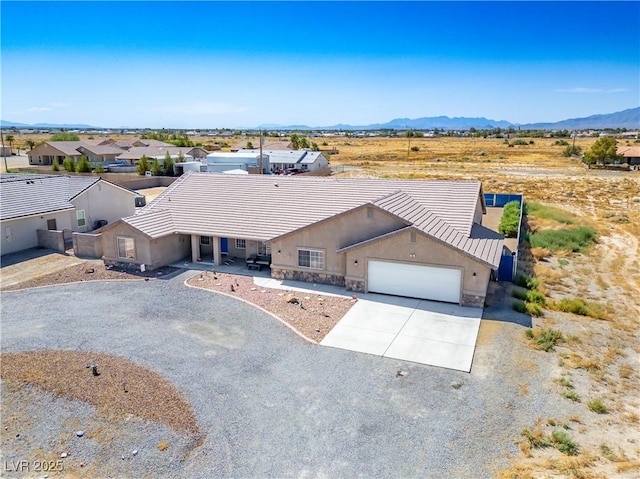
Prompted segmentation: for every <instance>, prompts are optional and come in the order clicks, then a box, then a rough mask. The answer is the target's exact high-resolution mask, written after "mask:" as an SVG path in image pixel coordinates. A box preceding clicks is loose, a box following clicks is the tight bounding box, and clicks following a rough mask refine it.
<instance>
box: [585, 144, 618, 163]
mask: <svg viewBox="0 0 640 479" xmlns="http://www.w3.org/2000/svg"><path fill="white" fill-rule="evenodd" d="M621 158H622V155H618V152H617V151H616V139H615V138H598V139H597V140H596V142H595V143H594V144H593V145H592V146H591V148H589V151H587V152H586V153H585V155H584V162H585V163H589V164H590V165H592V164H598V163H602V165H603V166H604V165H606V164H607V163H613V162H614V161H616V160H619V159H621Z"/></svg>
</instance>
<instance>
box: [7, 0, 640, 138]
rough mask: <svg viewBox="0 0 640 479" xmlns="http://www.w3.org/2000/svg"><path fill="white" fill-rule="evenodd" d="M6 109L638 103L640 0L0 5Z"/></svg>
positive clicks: (209, 122) (202, 113) (49, 115)
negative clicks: (601, 0) (592, 0)
mask: <svg viewBox="0 0 640 479" xmlns="http://www.w3.org/2000/svg"><path fill="white" fill-rule="evenodd" d="M0 12H1V15H2V16H1V22H2V33H1V40H2V44H1V49H2V51H1V53H2V57H1V62H2V63H1V67H2V73H1V78H2V86H1V88H2V92H1V93H2V107H1V117H2V119H3V120H5V121H13V122H20V123H45V122H46V123H86V124H90V125H96V126H105V127H121V126H131V127H152V128H162V127H164V128H217V127H230V128H235V127H255V126H257V125H260V124H266V123H269V124H273V123H277V124H287V125H289V124H306V125H311V126H322V125H333V124H336V123H348V124H352V125H358V124H369V123H378V122H386V121H389V120H391V119H393V118H399V117H406V118H418V117H422V116H439V115H446V116H450V117H453V116H484V117H487V118H490V119H494V120H507V121H511V122H514V123H528V122H537V121H558V120H563V119H566V118H575V117H582V116H588V115H592V114H597V113H610V112H614V111H619V110H624V109H627V108H633V107H637V106H639V105H640V40H639V37H638V32H639V31H640V2H637V1H634V2H619V3H618V2H576V1H573V2H555V1H554V2H550V1H549V2H481V1H474V2H456V1H447V2H418V1H412V2H364V1H360V2H353V3H344V2H322V1H316V2H295V1H290V2H279V3H278V2H205V1H200V2H171V1H165V2H147V1H145V2H126V1H121V2H66V3H65V2H53V1H50V2H29V1H20V2H11V1H5V0H3V1H2V2H0Z"/></svg>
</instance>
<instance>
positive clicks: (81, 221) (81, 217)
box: [76, 210, 87, 226]
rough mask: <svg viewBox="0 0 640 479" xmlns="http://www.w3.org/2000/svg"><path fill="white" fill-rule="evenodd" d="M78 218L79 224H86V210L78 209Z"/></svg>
mask: <svg viewBox="0 0 640 479" xmlns="http://www.w3.org/2000/svg"><path fill="white" fill-rule="evenodd" d="M76 219H77V220H78V226H84V225H86V224H87V222H86V220H85V218H84V210H78V211H76Z"/></svg>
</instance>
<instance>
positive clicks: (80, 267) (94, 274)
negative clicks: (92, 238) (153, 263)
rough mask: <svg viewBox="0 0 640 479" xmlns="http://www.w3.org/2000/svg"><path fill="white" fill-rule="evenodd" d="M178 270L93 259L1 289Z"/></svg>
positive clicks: (150, 275)
mask: <svg viewBox="0 0 640 479" xmlns="http://www.w3.org/2000/svg"><path fill="white" fill-rule="evenodd" d="M176 271H178V269H177V268H173V267H171V266H164V267H162V268H159V269H156V270H154V271H145V272H144V273H142V272H138V271H127V270H123V269H119V268H109V267H106V266H105V265H104V264H101V263H99V264H96V262H95V261H86V262H83V263H81V264H77V265H74V266H70V267H68V268H65V269H63V270H60V271H56V272H55V273H50V274H47V275H44V276H39V277H37V278H32V279H28V280H26V281H22V282H20V283H18V284H12V285H9V286H5V287H4V288H2V291H15V290H18V289H25V288H34V287H37V286H49V285H52V284H65V283H75V282H78V281H104V280H114V279H127V280H132V279H139V280H143V279H144V280H149V279H151V278H159V277H162V276H168V275H170V274H172V273H174V272H176Z"/></svg>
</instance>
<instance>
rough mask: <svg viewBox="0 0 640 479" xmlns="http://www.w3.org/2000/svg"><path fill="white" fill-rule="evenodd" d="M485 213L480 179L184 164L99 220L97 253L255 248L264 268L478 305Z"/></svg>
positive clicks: (495, 256)
mask: <svg viewBox="0 0 640 479" xmlns="http://www.w3.org/2000/svg"><path fill="white" fill-rule="evenodd" d="M484 212H485V204H484V197H483V193H482V187H481V184H480V182H463V181H412V180H383V179H364V178H358V179H356V178H340V179H336V178H319V177H288V176H284V177H275V176H271V175H220V174H212V173H190V172H189V173H185V174H184V175H183V176H182V177H180V178H179V179H178V180H176V181H175V182H174V183H173V184H172V185H171V186H170V187H168V188H167V189H166V190H165V191H164V192H163V193H162V194H161V195H160V196H159V197H157V198H156V199H155V200H154V201H153V202H151V203H150V204H149V205H148V206H146V207H145V208H143V209H142V210H141V211H140V212H139V213H138V214H136V215H134V216H130V217H127V218H123V219H121V220H120V221H117V222H115V223H112V224H110V225H107V226H106V227H104V228H103V229H102V230H101V234H102V247H103V254H104V256H103V260H104V261H105V263H107V264H119V265H125V266H126V265H129V266H135V267H139V266H140V265H142V264H144V265H145V266H146V268H148V269H155V268H158V267H161V266H163V265H167V264H170V263H173V262H175V261H179V260H182V259H184V258H189V259H190V260H192V261H194V262H195V261H200V260H203V258H204V260H206V261H213V263H214V264H216V265H219V264H222V262H223V255H225V254H226V255H229V256H233V257H237V258H248V257H249V256H250V255H252V254H255V255H263V256H267V257H268V258H270V262H271V264H270V267H271V276H272V277H274V278H280V279H289V280H300V281H309V282H314V283H328V284H334V285H341V286H346V287H347V288H348V289H350V290H353V291H360V292H362V291H364V292H377V293H386V294H393V295H400V296H409V297H417V298H425V299H432V300H439V301H447V302H452V303H459V304H462V305H469V306H478V307H481V306H482V305H483V304H484V299H485V296H486V291H487V286H488V281H489V279H490V277H491V273H492V271H495V270H497V268H498V265H499V263H500V257H501V255H502V252H503V237H502V236H500V235H499V234H497V233H495V232H493V231H491V230H489V229H487V228H485V227H483V226H482V225H481V222H482V215H483V213H484Z"/></svg>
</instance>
